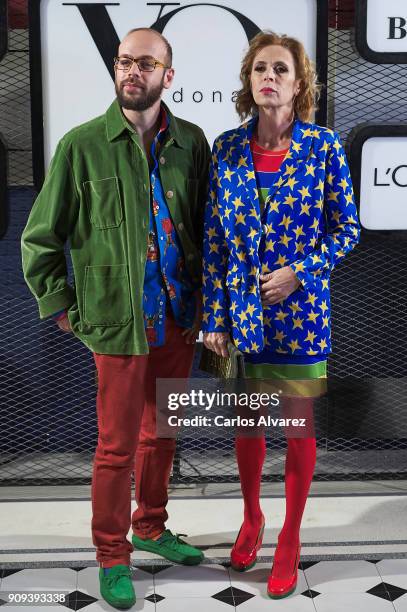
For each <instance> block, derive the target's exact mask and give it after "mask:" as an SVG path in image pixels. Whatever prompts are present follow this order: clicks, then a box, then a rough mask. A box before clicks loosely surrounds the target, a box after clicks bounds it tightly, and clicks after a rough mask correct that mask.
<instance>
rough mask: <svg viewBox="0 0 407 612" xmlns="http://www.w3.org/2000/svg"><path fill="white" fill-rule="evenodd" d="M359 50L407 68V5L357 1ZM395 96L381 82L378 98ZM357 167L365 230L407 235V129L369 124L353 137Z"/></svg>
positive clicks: (355, 176) (381, 61)
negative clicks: (406, 233)
mask: <svg viewBox="0 0 407 612" xmlns="http://www.w3.org/2000/svg"><path fill="white" fill-rule="evenodd" d="M355 40H356V47H357V50H358V52H359V53H360V55H361V56H362V57H363V58H364V59H366V60H368V61H369V62H372V63H375V64H407V2H406V1H405V0H386V2H384V1H383V0H357V2H356V31H355ZM378 92H379V94H381V95H382V96H383V99H386V100H387V99H388V98H389V97H391V94H392V92H391V91H389V90H388V89H384V88H383V87H382V84H381V82H380V80H379V79H378V81H377V85H376V91H375V93H376V94H377V93H378ZM349 139H350V142H351V149H350V151H351V167H352V178H353V182H354V187H355V192H356V196H357V200H358V203H359V207H360V222H361V225H362V227H363V228H364V230H365V231H368V232H380V231H389V230H393V231H399V230H400V231H404V230H407V206H406V203H407V154H406V151H407V125H406V124H394V123H392V124H378V123H371V124H370V123H367V124H362V125H359V126H355V128H354V130H353V131H352V133H351V134H350V137H349Z"/></svg>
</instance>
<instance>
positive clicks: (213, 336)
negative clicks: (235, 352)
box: [203, 332, 230, 357]
mask: <svg viewBox="0 0 407 612" xmlns="http://www.w3.org/2000/svg"><path fill="white" fill-rule="evenodd" d="M229 341H230V336H229V333H228V332H207V333H205V334H204V335H203V343H204V345H205V346H206V348H207V349H210V350H211V351H215V353H216V354H217V355H221V356H222V357H229V351H228V342H229Z"/></svg>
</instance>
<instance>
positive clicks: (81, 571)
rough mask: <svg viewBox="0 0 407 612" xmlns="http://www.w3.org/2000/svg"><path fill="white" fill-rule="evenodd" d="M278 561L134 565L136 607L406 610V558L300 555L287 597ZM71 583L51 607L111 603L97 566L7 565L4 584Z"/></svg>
mask: <svg viewBox="0 0 407 612" xmlns="http://www.w3.org/2000/svg"><path fill="white" fill-rule="evenodd" d="M270 567H271V564H268V563H267V564H266V563H258V564H257V565H256V566H255V567H254V568H253V569H252V570H250V571H248V572H246V573H244V574H241V573H238V572H235V571H233V570H232V569H230V568H229V567H227V565H226V564H225V565H221V564H216V563H210V564H203V565H201V566H199V567H189V568H186V567H182V566H176V565H151V566H147V565H142V566H133V567H132V574H133V580H134V585H135V590H136V594H137V602H136V604H135V606H134V607H133V608H132V610H134V611H137V610H146V612H222V611H223V612H229V611H232V610H238V612H261V611H263V610H264V611H266V610H270V609H273V610H284V612H291V611H292V612H294V611H295V612H344V611H346V610H351V611H352V612H407V559H383V560H380V559H377V560H376V559H375V560H361V561H358V560H349V561H305V562H301V566H300V567H301V569H300V570H299V576H298V584H297V589H296V591H295V593H293V594H292V595H291V596H290V597H287V598H285V599H282V600H270V599H269V598H268V597H267V594H266V584H267V578H268V575H269V572H270ZM16 590H20V591H23V590H25V591H34V590H37V591H39V590H48V591H58V590H63V591H68V592H69V597H68V600H67V601H66V603H65V604H64V605H62V604H60V605H52V606H51V605H48V606H46V607H44V612H45V611H46V612H54V611H55V612H61V608H63V607H65V609H68V610H84V611H85V612H101V611H109V610H110V611H111V610H112V609H113V608H111V607H110V606H109V605H108V604H107V603H106V602H105V601H103V600H101V599H100V593H99V579H98V568H97V567H95V566H93V567H82V568H39V569H23V568H16V569H3V570H0V592H6V591H16ZM0 607H1V608H2V610H3V609H4V610H6V609H7V608H9V607H12V609H13V612H28V611H29V610H32V611H33V612H39V611H40V609H41V608H40V607H38V606H27V605H25V606H17V605H13V606H11V605H10V604H9V603H6V602H5V601H3V600H0Z"/></svg>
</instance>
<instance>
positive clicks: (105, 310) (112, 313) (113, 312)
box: [83, 264, 132, 326]
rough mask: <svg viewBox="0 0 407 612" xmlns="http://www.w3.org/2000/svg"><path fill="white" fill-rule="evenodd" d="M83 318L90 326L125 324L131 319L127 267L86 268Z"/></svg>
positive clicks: (123, 265) (124, 265)
mask: <svg viewBox="0 0 407 612" xmlns="http://www.w3.org/2000/svg"><path fill="white" fill-rule="evenodd" d="M83 294H84V295H83V303H84V313H83V315H84V316H83V318H84V321H85V323H87V324H88V325H103V326H111V325H125V324H126V323H128V322H129V321H130V319H131V317H132V310H131V300H130V287H129V275H128V270H127V265H126V264H120V265H115V266H86V268H85V282H84V287H83Z"/></svg>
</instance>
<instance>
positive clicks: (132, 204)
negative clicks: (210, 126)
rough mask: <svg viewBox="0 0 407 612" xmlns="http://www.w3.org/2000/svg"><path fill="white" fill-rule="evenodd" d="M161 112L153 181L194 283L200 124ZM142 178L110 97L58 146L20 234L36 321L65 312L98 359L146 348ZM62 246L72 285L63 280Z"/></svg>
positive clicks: (204, 163)
mask: <svg viewBox="0 0 407 612" xmlns="http://www.w3.org/2000/svg"><path fill="white" fill-rule="evenodd" d="M164 107H165V110H166V111H167V113H168V116H169V118H170V126H169V129H168V133H167V135H166V139H165V142H164V144H163V147H162V149H161V151H160V157H159V164H160V176H161V181H162V186H163V190H164V193H165V196H166V201H167V204H168V208H169V211H170V213H171V217H172V220H173V223H174V226H175V229H176V231H177V234H178V237H179V240H180V242H181V245H182V248H183V251H184V257H185V264H186V266H187V269H188V271H189V273H190V276H191V279H192V281H193V282H194V283H195V284H196V286H197V287H200V286H201V276H202V268H201V266H202V237H203V214H204V207H205V201H206V197H207V180H208V168H209V161H210V155H211V153H210V149H209V145H208V143H207V140H206V138H205V135H204V133H203V131H202V130H201V128H199V127H198V126H196V125H194V124H192V123H189V122H188V121H184V120H183V119H180V118H176V117H174V115H172V114H171V112H170V111H169V109H168V107H167V106H165V105H164ZM149 177H150V175H149V167H148V162H147V158H146V155H145V153H144V151H143V149H142V147H141V146H140V140H139V137H138V135H137V133H136V132H135V131H134V130H133V129H132V128H131V127H130V125H129V124H128V123H127V121H126V119H125V117H124V115H123V113H122V111H121V108H120V106H119V103H118V102H117V100H115V101H114V102H113V103H112V105H111V106H110V107H109V109H108V110H107V112H106V113H105V114H104V115H101V116H100V117H96V118H95V119H92V120H91V121H89V122H87V123H85V124H83V125H80V126H78V127H76V128H74V129H73V130H71V131H70V132H68V133H67V134H66V135H65V136H64V137H63V138H62V139H61V141H60V142H59V143H58V146H57V149H56V152H55V155H54V157H53V159H52V162H51V165H50V168H49V171H48V173H47V176H46V179H45V181H44V184H43V186H42V189H41V191H40V193H39V194H38V197H37V199H36V200H35V203H34V205H33V208H32V210H31V213H30V215H29V218H28V222H27V225H26V227H25V229H24V231H23V234H22V239H21V242H22V262H23V271H24V276H25V280H26V282H27V284H28V286H29V288H30V290H31V291H32V293H33V294H34V296H35V298H36V299H37V301H38V307H39V312H40V317H41V318H45V317H48V316H50V315H52V314H54V313H55V312H57V311H59V310H63V309H66V310H67V313H68V318H69V321H70V323H71V326H72V330H73V333H74V334H75V335H76V336H77V337H78V338H79V339H80V340H81V341H82V342H83V343H84V344H85V345H86V346H87V347H88V348H89V349H90V350H92V351H94V352H97V353H105V354H127V355H141V354H146V353H148V352H149V349H148V343H147V340H146V335H145V332H144V322H143V309H142V298H143V285H144V271H145V263H146V256H147V239H148V230H149V214H150V178H149ZM67 241H68V242H69V248H70V254H71V258H72V264H73V270H74V286H71V285H69V284H68V280H67V264H66V258H65V255H64V246H65V244H66V242H67Z"/></svg>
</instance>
